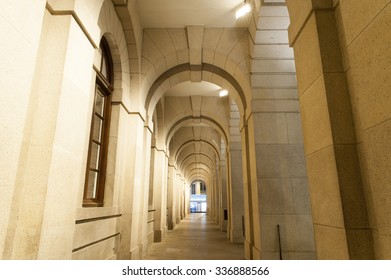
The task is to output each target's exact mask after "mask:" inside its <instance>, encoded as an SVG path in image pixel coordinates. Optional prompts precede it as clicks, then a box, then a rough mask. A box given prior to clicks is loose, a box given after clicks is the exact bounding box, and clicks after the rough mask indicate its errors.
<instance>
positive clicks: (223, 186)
mask: <svg viewBox="0 0 391 280" xmlns="http://www.w3.org/2000/svg"><path fill="white" fill-rule="evenodd" d="M223 155H224V159H223V160H220V162H219V170H220V171H219V175H220V176H219V179H220V180H219V188H220V194H221V195H220V198H219V211H220V229H221V231H227V223H228V219H224V212H225V211H226V212H227V214H228V204H227V201H228V192H227V160H226V159H225V151H224V154H223V153H222V156H223Z"/></svg>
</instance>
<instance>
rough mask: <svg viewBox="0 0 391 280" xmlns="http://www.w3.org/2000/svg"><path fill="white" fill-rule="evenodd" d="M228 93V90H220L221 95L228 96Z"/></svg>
mask: <svg viewBox="0 0 391 280" xmlns="http://www.w3.org/2000/svg"><path fill="white" fill-rule="evenodd" d="M227 95H228V90H226V89H223V90H222V91H220V97H223V96H227Z"/></svg>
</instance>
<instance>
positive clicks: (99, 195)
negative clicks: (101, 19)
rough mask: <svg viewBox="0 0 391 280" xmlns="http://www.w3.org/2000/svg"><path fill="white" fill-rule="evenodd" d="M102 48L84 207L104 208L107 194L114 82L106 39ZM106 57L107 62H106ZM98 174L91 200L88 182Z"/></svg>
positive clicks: (89, 148) (95, 92)
mask: <svg viewBox="0 0 391 280" xmlns="http://www.w3.org/2000/svg"><path fill="white" fill-rule="evenodd" d="M100 48H101V50H102V57H101V66H100V69H97V68H95V67H94V70H95V71H96V83H95V91H94V103H93V108H92V117H91V129H90V138H89V144H88V158H87V166H86V173H85V174H86V176H85V184H84V193H83V207H102V206H103V205H104V192H105V181H106V167H107V154H108V143H109V131H110V117H111V96H112V92H113V87H112V81H113V62H112V58H111V54H110V49H109V46H108V44H107V42H106V40H105V39H104V38H102V41H101V45H100ZM104 57H105V58H106V60H104ZM105 61H106V62H107V63H106V69H107V71H108V72H107V73H108V76H107V77H104V75H103V74H102V73H101V70H102V67H103V63H104V62H105ZM98 92H100V93H101V94H102V95H103V96H104V104H103V116H101V117H102V118H101V117H100V115H99V114H97V113H96V98H97V95H98V94H99V93H98ZM95 116H97V117H99V118H100V119H102V129H101V131H100V133H101V135H100V143H99V141H98V143H97V142H96V141H95V140H94V139H93V134H94V128H95V127H94V122H95ZM93 143H95V144H97V145H99V147H100V150H99V157H98V169H95V170H96V171H95V170H92V169H93V168H91V167H90V164H91V153H92V145H93ZM91 171H92V172H97V173H98V176H97V177H98V178H97V184H96V196H95V197H93V198H91V197H88V191H89V189H88V186H89V184H88V181H89V174H90V172H91Z"/></svg>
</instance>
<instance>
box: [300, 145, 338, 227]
mask: <svg viewBox="0 0 391 280" xmlns="http://www.w3.org/2000/svg"><path fill="white" fill-rule="evenodd" d="M335 160H336V159H335V155H334V149H333V147H332V146H329V147H327V148H324V149H322V150H320V151H318V152H315V153H313V154H311V155H308V156H307V157H306V161H307V173H308V185H309V190H310V197H311V205H312V216H313V219H314V223H315V224H321V225H325V226H326V225H327V226H333V227H339V228H343V227H344V217H343V208H342V204H341V193H340V186H339V180H338V173H337V166H336V163H335Z"/></svg>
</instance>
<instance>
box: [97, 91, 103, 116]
mask: <svg viewBox="0 0 391 280" xmlns="http://www.w3.org/2000/svg"><path fill="white" fill-rule="evenodd" d="M104 102H105V97H104V96H103V94H102V93H101V92H100V91H99V90H97V91H96V97H95V112H97V113H98V114H99V115H101V116H103V109H104V106H105V104H104Z"/></svg>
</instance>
